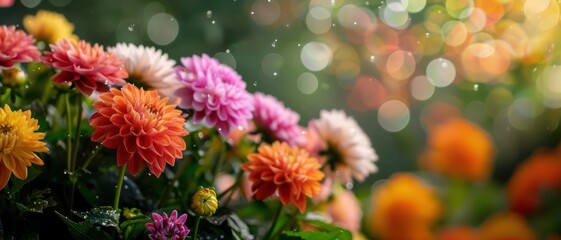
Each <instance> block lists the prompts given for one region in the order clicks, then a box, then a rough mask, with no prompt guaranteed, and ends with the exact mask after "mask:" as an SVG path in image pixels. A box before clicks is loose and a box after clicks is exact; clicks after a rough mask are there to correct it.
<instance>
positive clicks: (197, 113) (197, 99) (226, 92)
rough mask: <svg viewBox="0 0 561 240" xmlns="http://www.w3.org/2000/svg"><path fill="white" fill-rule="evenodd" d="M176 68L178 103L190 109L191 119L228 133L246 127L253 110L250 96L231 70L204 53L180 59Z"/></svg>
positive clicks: (224, 134)
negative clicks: (179, 83)
mask: <svg viewBox="0 0 561 240" xmlns="http://www.w3.org/2000/svg"><path fill="white" fill-rule="evenodd" d="M181 62H182V63H183V66H179V67H176V69H175V71H176V73H177V78H178V79H179V81H180V82H181V83H182V84H183V86H182V87H181V88H180V89H179V90H177V91H176V92H175V94H176V95H177V96H178V97H180V98H181V102H180V103H179V106H180V107H181V108H185V109H193V110H194V113H193V120H194V121H195V122H201V121H202V122H204V123H205V124H206V125H207V126H208V127H217V128H218V131H219V132H220V133H221V134H222V135H223V136H227V135H228V133H230V131H231V130H232V129H234V128H237V127H243V128H246V127H247V125H248V120H249V119H251V117H252V115H251V111H253V99H252V98H251V95H250V94H249V93H248V92H247V91H246V90H245V87H246V84H245V82H244V81H243V80H242V79H241V77H240V75H238V74H237V73H236V72H235V71H234V70H232V69H231V68H230V67H228V66H226V65H223V64H220V63H219V62H218V61H217V60H216V59H214V58H211V57H209V56H207V55H206V54H203V56H202V57H199V56H196V55H195V56H193V57H186V58H182V59H181Z"/></svg>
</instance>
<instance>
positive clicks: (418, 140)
mask: <svg viewBox="0 0 561 240" xmlns="http://www.w3.org/2000/svg"><path fill="white" fill-rule="evenodd" d="M40 9H46V10H51V11H55V12H59V13H62V14H64V16H65V17H66V18H67V19H68V20H69V21H70V22H71V23H73V24H74V25H75V30H74V33H75V34H76V35H77V36H78V37H79V38H80V39H86V40H87V41H89V42H92V43H99V44H102V45H104V46H114V45H115V44H116V43H118V42H130V43H134V44H142V45H147V46H155V47H156V48H159V49H161V50H162V51H163V52H165V53H167V54H169V56H170V57H171V58H172V59H175V60H176V61H179V60H180V58H181V57H187V56H191V55H193V54H197V55H201V54H203V53H206V54H208V55H210V56H214V57H216V58H217V59H219V60H220V61H221V62H222V63H224V64H227V65H229V66H231V67H232V68H234V69H235V70H236V71H237V72H238V73H239V74H240V75H241V76H242V77H243V79H244V80H245V81H246V82H247V89H248V90H249V91H250V92H258V91H259V92H264V93H267V94H271V95H273V96H275V97H277V98H278V99H279V100H280V101H282V102H284V104H285V105H286V106H287V107H289V108H291V109H293V110H295V111H296V112H298V113H299V114H300V116H301V120H300V124H301V125H303V126H306V125H307V123H308V121H309V120H310V119H312V118H317V117H319V112H320V110H322V109H327V110H329V109H343V110H345V112H346V113H347V114H348V115H351V116H353V117H354V118H355V119H356V120H357V122H358V123H359V125H360V126H362V128H363V129H364V131H365V132H366V133H367V134H368V135H369V136H370V138H371V141H372V145H373V147H374V149H375V150H376V152H377V154H378V156H379V160H378V161H377V163H376V164H377V166H378V167H379V171H378V172H377V173H376V174H373V175H371V176H369V177H368V178H367V179H366V181H364V182H362V183H355V185H354V186H348V187H349V188H354V190H355V192H356V194H357V196H358V197H359V198H361V199H365V198H367V197H368V196H369V194H370V189H371V188H372V186H373V185H375V183H376V181H378V180H381V179H386V178H388V177H389V176H390V175H391V174H392V173H395V172H401V171H417V170H418V169H419V161H418V160H419V158H420V156H421V155H422V153H423V152H424V151H425V148H426V143H427V131H428V130H429V129H430V128H431V126H433V125H435V124H437V123H439V122H440V121H442V120H444V119H447V118H449V117H452V116H459V117H463V118H465V119H467V120H469V121H471V122H473V123H475V124H476V125H478V126H480V127H481V128H482V129H484V130H485V131H486V132H487V133H488V134H489V135H490V136H491V138H492V140H493V143H494V146H495V151H494V157H493V169H492V174H491V177H490V179H491V180H490V181H491V182H493V183H498V184H504V183H506V182H507V181H508V180H509V178H510V177H511V175H512V174H513V172H514V171H515V169H516V167H517V166H518V165H519V163H521V162H523V161H524V160H525V159H527V158H529V156H530V155H531V154H532V153H533V152H534V151H535V150H536V149H539V148H541V147H550V148H554V147H556V146H557V144H558V143H559V139H560V136H561V129H560V128H559V121H560V119H561V110H560V108H561V67H557V64H559V63H560V60H561V55H560V48H559V47H557V45H556V44H557V43H558V42H559V41H560V40H561V39H560V38H559V37H557V36H558V32H559V30H560V26H559V21H560V6H559V3H558V2H557V1H553V0H538V1H522V0H489V1H487V0H448V1H441V0H387V1H377V0H360V1H358V0H311V1H310V0H306V1H302V0H222V1H181V0H170V1H145V0H98V1H77V0H16V1H15V3H14V5H13V6H12V7H10V8H0V22H1V24H6V25H9V24H13V25H17V26H18V27H19V28H22V24H23V23H22V21H23V20H22V19H23V17H24V16H26V15H30V14H35V13H36V12H37V11H38V10H40ZM536 174H539V173H536Z"/></svg>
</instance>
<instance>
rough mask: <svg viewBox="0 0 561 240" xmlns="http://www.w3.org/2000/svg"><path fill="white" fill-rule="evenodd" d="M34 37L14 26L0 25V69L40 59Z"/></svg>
mask: <svg viewBox="0 0 561 240" xmlns="http://www.w3.org/2000/svg"><path fill="white" fill-rule="evenodd" d="M34 43H35V39H34V38H33V37H31V36H29V35H27V34H26V33H25V32H24V31H22V30H16V27H15V26H5V25H2V26H0V69H4V68H12V67H13V66H14V64H16V63H21V62H33V61H39V60H41V53H40V52H39V50H37V47H35V45H34Z"/></svg>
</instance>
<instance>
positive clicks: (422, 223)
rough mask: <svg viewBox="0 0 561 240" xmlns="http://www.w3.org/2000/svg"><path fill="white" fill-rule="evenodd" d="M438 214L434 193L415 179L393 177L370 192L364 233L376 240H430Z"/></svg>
mask: <svg viewBox="0 0 561 240" xmlns="http://www.w3.org/2000/svg"><path fill="white" fill-rule="evenodd" d="M441 213H442V207H441V205H440V202H439V200H438V196H437V193H436V191H434V190H433V189H432V188H431V187H430V186H428V185H426V184H425V183H424V182H422V181H421V180H420V179H418V178H417V177H416V176H415V175H412V174H409V173H396V174H393V175H392V176H391V177H390V179H389V180H388V181H387V182H386V183H385V184H384V185H382V186H380V187H378V188H376V189H374V192H373V193H372V199H371V207H370V213H369V215H368V218H367V223H368V225H369V226H368V227H367V229H369V230H370V231H371V233H372V234H373V235H376V236H378V237H379V238H380V239H401V240H416V239H433V238H434V237H433V233H432V226H433V225H434V224H435V223H436V221H437V220H438V218H439V217H440V215H441Z"/></svg>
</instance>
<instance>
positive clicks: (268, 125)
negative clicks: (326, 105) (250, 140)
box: [253, 93, 306, 146]
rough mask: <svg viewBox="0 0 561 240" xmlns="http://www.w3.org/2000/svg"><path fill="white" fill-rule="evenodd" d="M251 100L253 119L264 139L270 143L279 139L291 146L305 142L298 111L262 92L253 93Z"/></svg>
mask: <svg viewBox="0 0 561 240" xmlns="http://www.w3.org/2000/svg"><path fill="white" fill-rule="evenodd" d="M253 102H254V104H255V109H254V111H253V121H254V122H255V125H256V126H257V129H258V130H259V131H261V132H262V133H263V138H264V140H265V141H267V142H269V143H272V142H274V141H275V140H279V141H284V142H287V143H288V144H290V145H292V146H302V145H304V144H305V141H306V137H305V136H304V135H303V134H302V128H301V127H300V126H298V120H300V115H298V113H296V112H294V111H292V110H290V109H288V108H286V107H285V106H284V104H283V103H281V102H279V101H278V100H277V99H276V98H275V97H273V96H270V95H265V94H262V93H255V94H254V95H253Z"/></svg>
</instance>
